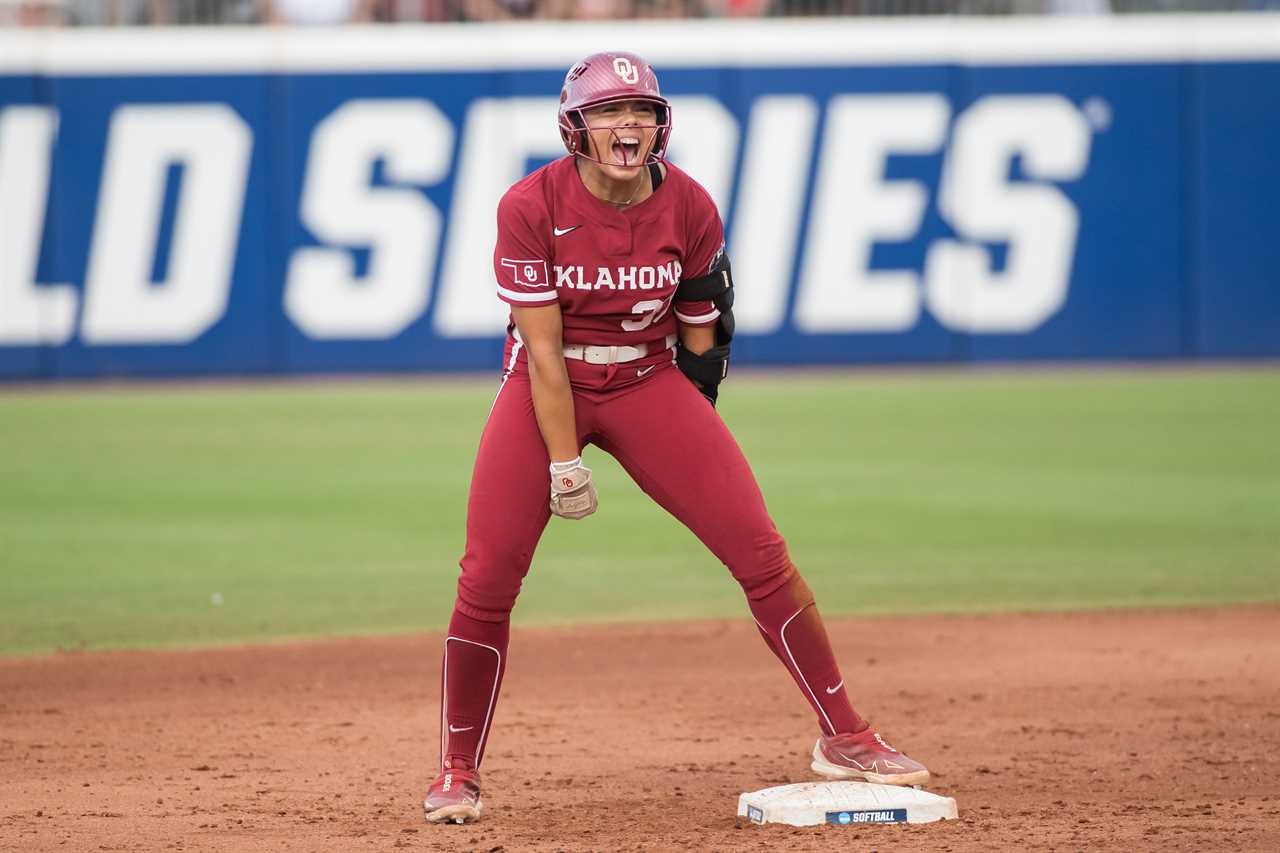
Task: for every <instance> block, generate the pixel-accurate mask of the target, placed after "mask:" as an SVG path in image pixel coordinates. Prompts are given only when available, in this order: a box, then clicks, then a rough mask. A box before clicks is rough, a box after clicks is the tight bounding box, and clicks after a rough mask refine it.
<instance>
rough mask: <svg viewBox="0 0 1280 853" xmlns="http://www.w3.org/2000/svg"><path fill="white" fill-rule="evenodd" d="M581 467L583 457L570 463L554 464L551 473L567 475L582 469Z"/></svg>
mask: <svg viewBox="0 0 1280 853" xmlns="http://www.w3.org/2000/svg"><path fill="white" fill-rule="evenodd" d="M581 467H582V457H581V456H579V457H577V458H576V459H570V460H569V461H568V462H552V463H551V473H552V474H566V473H568V472H569V471H572V470H573V469H574V468H581Z"/></svg>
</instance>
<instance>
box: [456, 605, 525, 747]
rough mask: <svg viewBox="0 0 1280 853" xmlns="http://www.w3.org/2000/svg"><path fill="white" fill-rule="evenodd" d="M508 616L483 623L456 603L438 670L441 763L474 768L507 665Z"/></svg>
mask: <svg viewBox="0 0 1280 853" xmlns="http://www.w3.org/2000/svg"><path fill="white" fill-rule="evenodd" d="M510 630H511V618H510V616H506V618H503V619H502V620H501V621H496V622H487V621H483V620H480V619H476V618H474V617H471V616H467V615H466V614H464V613H461V612H460V611H459V610H458V609H457V608H456V607H455V608H454V611H453V618H452V619H451V620H450V621H449V633H448V635H447V636H446V637H445V641H444V659H443V661H442V663H441V668H440V765H441V768H442V769H443V768H447V767H457V768H467V769H478V768H479V767H480V761H481V759H483V758H484V748H485V743H486V742H487V741H488V739H489V727H490V726H492V725H493V711H494V708H495V707H496V706H497V704H498V691H499V690H501V688H502V674H503V672H504V671H505V670H506V666H507V640H508V638H509V636H510Z"/></svg>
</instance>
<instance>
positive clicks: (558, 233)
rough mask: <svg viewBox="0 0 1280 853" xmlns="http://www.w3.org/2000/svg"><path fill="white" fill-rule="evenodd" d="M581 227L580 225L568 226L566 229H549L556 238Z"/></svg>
mask: <svg viewBox="0 0 1280 853" xmlns="http://www.w3.org/2000/svg"><path fill="white" fill-rule="evenodd" d="M581 227H582V226H581V225H570V226H569V227H568V228H554V227H553V228H552V229H551V231H552V233H553V234H555V235H556V236H557V237H563V236H564V235H566V234H568V233H569V232H570V231H577V230H578V229H579V228H581Z"/></svg>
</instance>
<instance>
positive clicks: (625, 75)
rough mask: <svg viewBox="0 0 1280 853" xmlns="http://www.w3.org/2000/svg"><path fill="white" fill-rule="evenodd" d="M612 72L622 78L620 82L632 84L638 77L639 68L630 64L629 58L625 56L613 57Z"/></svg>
mask: <svg viewBox="0 0 1280 853" xmlns="http://www.w3.org/2000/svg"><path fill="white" fill-rule="evenodd" d="M613 73H614V74H617V75H618V76H619V77H620V78H622V82H623V83H626V84H627V85H628V86H634V85H635V84H636V81H637V80H639V79H640V69H638V68H636V67H635V66H634V65H632V64H631V60H630V59H627V58H626V57H625V56H618V57H615V58H614V60H613Z"/></svg>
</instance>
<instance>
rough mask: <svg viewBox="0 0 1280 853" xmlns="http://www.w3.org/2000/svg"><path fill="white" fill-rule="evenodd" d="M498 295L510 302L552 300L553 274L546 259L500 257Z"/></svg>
mask: <svg viewBox="0 0 1280 853" xmlns="http://www.w3.org/2000/svg"><path fill="white" fill-rule="evenodd" d="M498 268H499V270H500V271H501V272H500V274H499V276H498V295H499V296H501V297H502V298H503V299H505V300H507V301H509V302H551V301H553V300H555V299H556V298H557V296H556V292H555V291H554V290H550V289H549V288H550V287H551V275H550V271H549V270H548V268H547V262H546V261H545V260H542V259H539V258H534V259H530V260H521V259H519V258H499V259H498Z"/></svg>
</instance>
